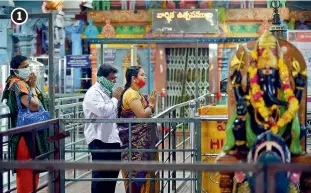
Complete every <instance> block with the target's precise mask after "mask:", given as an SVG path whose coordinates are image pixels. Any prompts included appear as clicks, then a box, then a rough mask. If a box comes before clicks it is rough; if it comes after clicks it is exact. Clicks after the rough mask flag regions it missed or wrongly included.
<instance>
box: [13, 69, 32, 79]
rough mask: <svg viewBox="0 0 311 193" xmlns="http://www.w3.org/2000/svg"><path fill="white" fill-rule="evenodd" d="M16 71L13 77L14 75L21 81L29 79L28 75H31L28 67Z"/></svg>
mask: <svg viewBox="0 0 311 193" xmlns="http://www.w3.org/2000/svg"><path fill="white" fill-rule="evenodd" d="M16 71H18V73H17V72H15V75H16V76H17V77H19V78H21V79H24V80H26V79H27V78H29V76H30V73H31V71H30V68H29V67H27V68H19V69H16Z"/></svg>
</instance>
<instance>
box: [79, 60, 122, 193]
mask: <svg viewBox="0 0 311 193" xmlns="http://www.w3.org/2000/svg"><path fill="white" fill-rule="evenodd" d="M117 73H118V71H117V69H116V68H114V67H112V66H111V65H101V66H100V68H99V69H98V72H97V82H96V83H95V84H94V85H93V86H92V87H91V88H90V89H89V90H88V91H87V92H86V94H85V97H84V100H83V112H84V116H85V118H86V119H115V118H116V117H117V106H118V100H119V98H120V95H121V92H122V91H123V89H122V88H121V87H119V88H117V89H116V90H115V91H113V90H112V89H113V87H114V85H115V83H116V79H117ZM84 135H85V139H86V142H87V143H88V145H89V149H90V150H108V149H110V150H120V149H121V148H120V144H121V141H120V138H119V131H118V129H117V125H116V124H115V123H86V124H85V127H84ZM91 154H92V160H96V161H98V160H100V161H108V160H109V161H112V160H114V161H116V160H117V161H120V160H121V152H113V151H112V152H102V153H100V152H91ZM118 175H119V171H94V170H93V171H92V178H118ZM116 182H117V181H116V180H115V181H97V182H96V181H93V182H92V187H91V190H92V191H91V192H92V193H102V192H105V193H115V187H116Z"/></svg>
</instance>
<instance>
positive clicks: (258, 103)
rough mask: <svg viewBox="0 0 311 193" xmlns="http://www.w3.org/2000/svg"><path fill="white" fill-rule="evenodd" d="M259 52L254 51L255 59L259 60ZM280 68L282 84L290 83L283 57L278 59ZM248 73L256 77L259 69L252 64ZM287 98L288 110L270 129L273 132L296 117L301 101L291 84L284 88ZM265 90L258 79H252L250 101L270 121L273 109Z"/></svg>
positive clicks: (252, 55) (253, 56)
mask: <svg viewBox="0 0 311 193" xmlns="http://www.w3.org/2000/svg"><path fill="white" fill-rule="evenodd" d="M257 56H258V55H257V53H256V51H252V54H251V57H252V58H253V60H254V61H256V60H257ZM278 68H279V76H280V80H281V84H282V85H290V76H289V71H288V68H287V66H286V64H285V63H284V61H283V59H279V60H278ZM248 73H249V77H250V80H252V79H256V78H258V77H256V76H257V69H256V68H254V67H252V66H250V67H249V68H248ZM284 93H285V98H286V100H287V101H288V107H287V110H286V111H285V112H284V113H283V115H282V116H281V117H280V118H279V120H278V121H277V123H276V124H275V125H273V126H272V127H271V128H270V129H271V131H272V132H273V133H277V132H278V129H279V128H280V127H283V126H285V125H286V124H288V123H289V122H290V121H292V119H293V118H294V117H295V115H296V112H297V111H298V109H299V102H298V100H297V98H296V96H295V95H294V91H293V90H292V89H291V87H290V86H288V87H285V88H284ZM256 94H258V96H259V97H257V98H256V99H255V98H254V95H256ZM262 94H263V91H262V90H261V89H260V85H259V84H258V82H256V81H251V83H250V96H251V97H250V98H251V99H250V102H251V104H252V105H253V107H254V108H255V109H257V111H258V112H259V114H260V115H261V116H262V117H263V118H264V120H265V122H268V121H269V119H271V115H272V109H269V108H267V106H266V104H265V101H264V99H263V97H262Z"/></svg>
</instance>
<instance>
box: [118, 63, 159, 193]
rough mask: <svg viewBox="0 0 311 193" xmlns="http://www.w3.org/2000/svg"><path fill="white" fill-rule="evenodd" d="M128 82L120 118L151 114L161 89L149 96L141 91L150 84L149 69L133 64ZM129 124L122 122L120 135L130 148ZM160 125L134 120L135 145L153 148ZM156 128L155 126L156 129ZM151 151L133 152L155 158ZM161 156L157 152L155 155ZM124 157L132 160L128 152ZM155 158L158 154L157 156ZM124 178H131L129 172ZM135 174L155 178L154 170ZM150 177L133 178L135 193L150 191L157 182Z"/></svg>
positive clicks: (134, 156)
mask: <svg viewBox="0 0 311 193" xmlns="http://www.w3.org/2000/svg"><path fill="white" fill-rule="evenodd" d="M125 78H126V84H125V87H124V91H123V93H122V94H121V97H120V100H119V105H118V117H119V118H151V116H152V113H153V111H154V107H155V104H156V97H157V92H156V91H153V92H152V93H151V94H150V96H149V97H145V96H144V95H142V94H141V93H140V91H139V90H140V89H141V88H142V87H144V86H145V84H146V76H145V72H144V70H143V69H142V68H141V67H138V66H131V67H130V68H128V69H127V71H126V74H125ZM128 127H129V125H128V124H119V136H120V139H121V141H122V144H123V146H122V148H123V149H128V147H129V128H128ZM155 127H156V125H155V124H149V123H137V124H131V129H132V130H131V135H132V137H131V140H132V141H131V142H132V143H131V145H132V149H133V150H135V149H151V148H152V141H151V132H152V131H155V129H154V128H155ZM153 129H154V130H153ZM151 154H152V153H150V152H135V151H133V152H132V156H131V157H132V161H147V160H151V159H152V157H151ZM155 157H156V159H157V155H155ZM122 159H123V160H129V154H128V152H123V153H122ZM153 159H154V158H153ZM122 174H123V177H124V178H129V173H128V172H122ZM131 176H132V177H133V178H151V177H152V176H151V173H150V172H135V171H133V172H132V173H131ZM153 183H155V191H154V192H155V193H158V192H159V188H160V186H159V183H158V181H156V182H154V181H153V182H152V184H153ZM150 184H151V183H150V182H148V181H147V180H146V181H141V180H139V181H135V180H134V181H133V183H132V185H131V187H132V193H147V192H151V191H150V190H151V188H153V187H154V186H153V185H150ZM129 187H130V186H129V183H128V182H125V189H126V192H127V193H128V192H130V190H129Z"/></svg>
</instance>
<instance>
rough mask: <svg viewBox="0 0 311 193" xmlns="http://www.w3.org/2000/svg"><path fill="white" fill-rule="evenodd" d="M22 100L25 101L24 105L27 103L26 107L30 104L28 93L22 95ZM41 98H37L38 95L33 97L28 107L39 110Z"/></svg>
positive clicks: (31, 109)
mask: <svg viewBox="0 0 311 193" xmlns="http://www.w3.org/2000/svg"><path fill="white" fill-rule="evenodd" d="M21 102H22V103H23V105H25V106H26V107H27V106H28V95H26V94H25V95H23V96H22V97H21ZM39 107H40V105H39V99H38V98H37V96H34V97H31V100H30V103H29V106H28V108H29V109H30V111H38V110H39Z"/></svg>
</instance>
